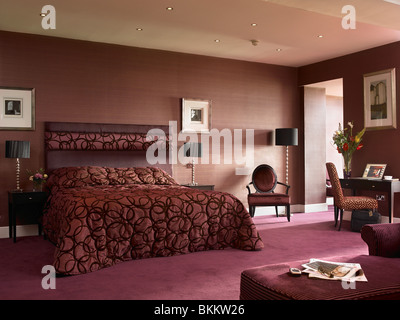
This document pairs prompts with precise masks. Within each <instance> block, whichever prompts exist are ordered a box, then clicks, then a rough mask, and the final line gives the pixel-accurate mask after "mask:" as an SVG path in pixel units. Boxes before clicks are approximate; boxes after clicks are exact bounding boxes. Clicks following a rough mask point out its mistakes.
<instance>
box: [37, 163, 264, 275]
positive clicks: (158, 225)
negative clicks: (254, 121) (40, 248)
mask: <svg viewBox="0 0 400 320" xmlns="http://www.w3.org/2000/svg"><path fill="white" fill-rule="evenodd" d="M135 169H139V168H129V169H128V168H127V169H111V168H95V167H87V168H84V169H82V168H79V170H78V169H77V168H75V169H72V168H70V169H61V170H60V171H59V172H58V178H57V179H55V178H53V179H54V180H53V188H51V197H50V200H49V202H48V206H47V208H46V213H45V215H44V217H43V228H44V230H45V233H46V235H47V236H48V237H49V239H50V240H51V241H52V242H54V243H55V244H56V252H55V261H54V266H55V268H56V271H57V272H58V273H62V274H69V275H74V274H82V273H87V272H92V271H95V270H99V269H101V268H105V267H109V266H112V265H114V264H116V263H119V262H122V261H127V260H132V259H142V258H150V257H160V256H173V255H178V254H185V253H189V252H195V251H203V250H213V249H224V248H226V247H233V248H237V249H242V250H260V249H262V248H263V242H262V240H261V238H260V236H259V234H258V232H257V230H256V228H255V225H254V223H253V221H252V219H251V217H250V215H249V213H248V211H247V210H246V209H245V208H244V206H243V204H242V203H241V202H240V201H239V200H238V199H237V198H236V197H234V196H233V195H231V194H229V193H225V192H218V191H204V190H196V189H191V188H188V187H183V186H180V185H178V184H176V182H175V181H174V180H173V178H172V177H170V176H169V175H168V174H167V173H165V174H166V175H167V176H169V177H170V179H172V180H169V182H168V183H167V182H165V181H164V182H165V183H163V184H153V183H143V182H142V183H132V182H130V181H129V182H126V180H125V183H119V184H117V183H115V184H111V183H108V184H107V183H105V181H106V180H107V179H108V178H104V177H103V175H104V174H106V173H109V174H108V176H107V177H110V174H111V172H112V170H114V171H117V172H119V173H120V175H121V172H122V171H124V172H125V173H126V172H130V171H132V170H133V171H135ZM141 169H145V168H141ZM148 169H149V168H148ZM153 169H154V168H153ZM63 170H64V171H63ZM70 170H72V171H75V172H77V171H78V172H79V171H85V170H86V171H90V170H91V171H96V170H98V171H99V172H100V173H99V174H98V176H97V177H96V178H95V179H94V181H95V182H93V180H91V179H92V178H89V181H91V182H89V183H88V182H87V181H86V182H84V183H81V182H78V181H80V180H79V179H76V180H77V181H75V183H73V184H68V183H65V181H67V180H65V179H63V177H64V176H65V174H67V173H68V172H69V171H70ZM136 171H137V170H136ZM150 171H151V170H150ZM61 172H63V174H61ZM156 172H159V171H157V170H156ZM81 175H82V172H81ZM150 175H151V176H154V175H153V174H150ZM83 176H84V177H85V179H88V178H87V177H88V176H93V174H91V175H90V174H87V175H83ZM99 176H100V177H101V179H98V177H99ZM111 180H112V179H111ZM55 181H56V182H55ZM115 181H119V182H122V180H118V179H116V180H115ZM145 181H146V179H145ZM147 181H149V180H147ZM54 187H56V188H54Z"/></svg>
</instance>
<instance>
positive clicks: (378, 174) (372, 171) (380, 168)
mask: <svg viewBox="0 0 400 320" xmlns="http://www.w3.org/2000/svg"><path fill="white" fill-rule="evenodd" d="M385 170H386V164H367V165H366V167H365V170H364V173H363V178H368V179H382V177H383V174H384V173H385Z"/></svg>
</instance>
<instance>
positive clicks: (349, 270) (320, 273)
mask: <svg viewBox="0 0 400 320" xmlns="http://www.w3.org/2000/svg"><path fill="white" fill-rule="evenodd" d="M302 267H304V268H305V269H304V270H302V272H304V273H308V276H309V278H319V279H327V280H346V281H364V282H366V281H368V280H367V278H366V276H365V274H364V272H363V270H362V269H361V266H360V265H359V264H358V263H343V262H332V261H325V260H320V259H310V262H308V263H305V264H303V265H302Z"/></svg>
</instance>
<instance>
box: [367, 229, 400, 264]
mask: <svg viewBox="0 0 400 320" xmlns="http://www.w3.org/2000/svg"><path fill="white" fill-rule="evenodd" d="M361 238H362V239H363V240H364V241H365V243H366V244H367V245H368V251H369V255H371V256H381V257H387V258H400V223H382V224H367V225H365V226H363V227H362V229H361Z"/></svg>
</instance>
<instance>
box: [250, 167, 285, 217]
mask: <svg viewBox="0 0 400 320" xmlns="http://www.w3.org/2000/svg"><path fill="white" fill-rule="evenodd" d="M278 184H279V185H282V186H285V187H286V192H285V193H276V192H275V188H276V186H277V185H278ZM251 185H253V187H254V189H255V190H256V192H253V193H252V192H251V189H250V186H251ZM246 188H247V190H248V192H249V194H248V195H247V200H248V203H249V211H250V215H251V216H252V217H254V214H255V210H256V207H267V206H274V207H275V213H276V216H278V206H285V208H286V216H287V219H288V221H290V196H289V188H290V186H289V185H287V184H285V183H282V182H279V181H278V179H277V175H276V173H275V170H274V169H273V168H272V167H271V166H269V165H267V164H262V165H259V166H258V167H257V168H255V169H254V171H253V174H252V181H251V182H250V183H249V184H248V185H247V186H246Z"/></svg>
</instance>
